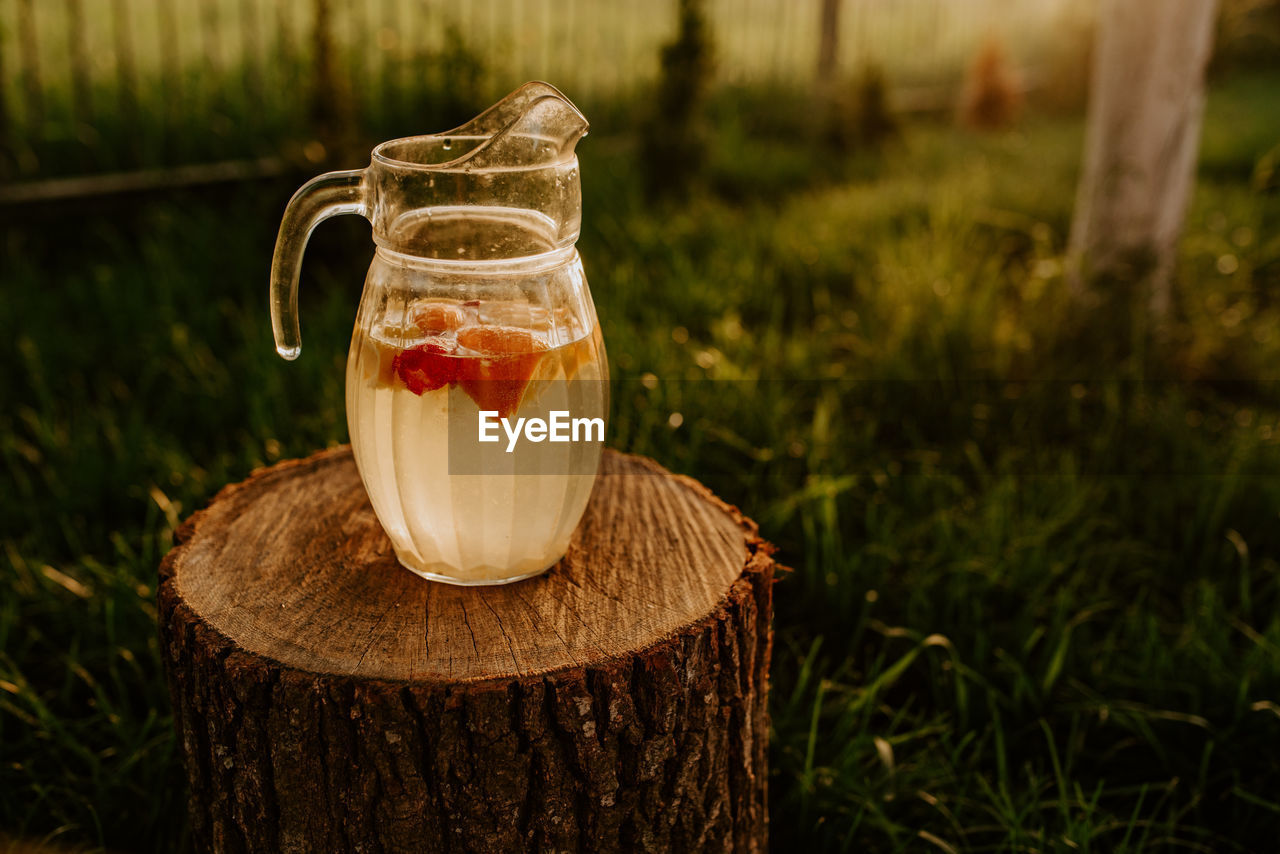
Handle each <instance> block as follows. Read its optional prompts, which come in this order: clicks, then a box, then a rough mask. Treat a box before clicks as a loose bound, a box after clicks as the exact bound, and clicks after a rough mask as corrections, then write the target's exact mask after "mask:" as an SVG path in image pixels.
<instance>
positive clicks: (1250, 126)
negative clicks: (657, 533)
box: [0, 0, 1280, 852]
mask: <svg viewBox="0 0 1280 854" xmlns="http://www.w3.org/2000/svg"><path fill="white" fill-rule="evenodd" d="M1147 5H1148V6H1150V5H1151V3H1150V2H1148V3H1147ZM1098 31H1099V8H1098V5H1097V4H1096V3H1095V2H1093V1H1092V0H701V2H700V0H653V2H646V3H622V2H611V0H560V2H556V3H552V2H550V0H477V1H476V2H462V0H457V2H452V0H449V1H446V0H368V2H356V0H287V1H282V2H266V1H265V0H0V229H2V231H0V364H3V366H4V368H5V370H4V373H3V375H2V376H0V404H2V405H0V467H2V470H3V481H0V485H2V486H3V488H2V489H0V543H2V544H3V552H2V554H0V793H3V795H2V796H0V850H4V849H6V848H12V849H13V850H21V851H26V850H39V849H40V848H49V849H50V850H61V849H63V848H67V849H71V850H92V849H95V848H102V847H105V848H107V849H109V850H115V851H166V852H167V851H175V850H183V849H184V848H185V847H186V846H187V845H188V842H187V839H186V831H185V816H184V810H185V800H184V795H183V791H182V779H183V778H182V774H181V769H180V767H179V765H178V754H177V751H176V745H175V743H174V739H173V735H172V725H171V720H170V716H169V711H168V697H167V693H166V689H165V685H164V680H163V676H162V673H161V670H160V667H159V656H158V650H157V640H156V627H155V608H154V597H155V577H156V567H157V565H158V564H159V561H160V558H161V557H162V556H163V554H164V553H165V551H166V550H167V549H168V548H169V547H170V545H171V543H172V532H173V530H174V528H175V527H176V526H177V524H178V523H179V522H180V521H181V519H183V518H185V517H186V516H187V515H188V514H190V513H191V512H192V511H194V510H195V509H197V508H199V507H200V506H202V505H203V504H204V503H205V502H207V501H208V500H209V499H210V498H211V497H212V496H213V494H214V493H215V492H216V491H217V490H218V489H219V488H221V487H222V486H223V485H225V484H227V483H230V482H233V481H236V480H240V479H242V478H243V477H245V476H247V474H248V473H249V472H250V471H251V470H252V469H253V468H255V467H258V466H262V465H266V464H270V463H273V462H275V461H277V460H280V459H283V458H287V457H292V456H301V455H305V454H307V453H308V452H310V451H312V450H314V449H316V448H319V447H324V446H326V445H333V444H337V443H340V442H343V441H345V440H346V422H345V417H344V411H343V385H342V383H343V376H344V374H343V371H344V363H345V357H346V351H347V342H348V340H349V336H350V332H351V327H352V322H353V320H354V313H355V308H356V305H357V302H358V300H359V294H360V288H361V285H362V282H363V276H364V271H365V269H366V268H367V266H368V263H369V260H370V258H371V256H372V251H373V247H372V243H371V241H370V236H369V228H368V225H367V223H365V222H364V221H363V220H360V219H358V218H354V217H343V218H339V219H335V220H332V221H329V222H326V223H324V224H323V225H321V226H320V228H319V229H318V230H317V231H316V233H315V236H314V237H313V240H312V248H311V249H310V250H309V253H308V256H307V259H308V260H307V263H306V265H305V268H304V272H303V282H302V312H303V315H304V316H303V320H302V326H303V329H304V330H305V334H306V336H307V347H306V352H304V354H303V356H302V358H301V359H300V361H298V362H296V363H285V362H283V361H281V360H280V359H278V358H277V357H276V356H275V353H274V350H273V347H272V344H271V337H270V324H269V320H268V314H267V299H266V288H267V273H268V268H269V264H270V256H271V250H272V245H273V242H274V238H275V233H276V229H277V227H278V224H279V219H280V215H281V213H282V211H283V208H284V204H285V202H286V201H287V200H288V198H289V196H290V194H291V193H292V191H293V190H294V189H295V188H296V187H297V186H298V184H299V183H301V181H303V180H305V179H306V178H307V177H310V176H311V175H313V174H316V173H317V172H319V171H322V170H325V169H331V168H355V167H359V166H361V165H364V164H365V163H367V162H368V152H369V149H370V148H371V147H372V145H373V144H375V143H376V142H378V141H381V140H383V139H388V138H392V137H395V136H401V135H407V134H414V133H424V132H435V131H440V130H444V129H447V128H449V127H452V126H454V125H456V124H459V123H461V122H462V121H465V120H466V119H468V118H470V117H471V116H473V115H475V114H476V113H478V112H479V111H480V110H481V109H483V108H484V107H486V106H488V105H489V104H491V103H493V102H494V101H495V100H497V99H498V98H499V97H501V96H502V95H503V94H505V93H506V92H508V91H510V90H511V89H513V88H515V87H516V86H517V85H519V84H520V83H522V82H524V81H526V80H529V79H543V80H547V81H549V82H551V83H552V84H554V85H556V86H558V87H559V88H561V89H562V90H563V91H564V92H565V93H566V94H567V95H568V96H569V97H570V98H571V99H573V100H575V101H576V102H577V103H578V104H579V106H580V107H582V109H583V110H584V112H585V113H586V114H587V116H588V118H589V119H590V120H591V122H592V130H591V133H590V135H589V137H588V138H587V139H585V140H584V141H583V142H582V143H581V144H580V145H579V147H578V152H579V155H580V157H581V160H582V175H583V193H584V229H583V235H582V238H581V241H580V243H579V249H580V250H581V252H582V255H583V258H584V261H585V264H586V267H587V271H588V275H589V278H590V281H591V287H592V291H593V295H594V298H595V301H596V304H597V308H598V311H599V314H600V318H601V324H602V327H603V330H604V335H605V340H606V342H607V346H608V349H609V355H610V360H611V363H612V370H613V378H614V381H615V394H614V398H615V401H614V411H613V414H612V418H611V423H610V434H611V435H610V441H611V443H612V444H613V445H615V446H617V447H620V448H622V449H625V450H629V451H634V452H638V453H644V454H650V455H652V456H654V457H656V458H657V459H658V460H660V461H661V462H662V463H663V464H664V465H666V466H667V467H669V468H671V469H673V470H676V471H681V472H685V473H688V474H691V475H693V476H695V477H697V478H699V479H701V480H703V481H704V482H705V483H707V484H708V485H710V486H711V487H712V488H713V489H714V490H716V491H717V492H718V493H719V494H720V495H721V496H723V497H724V498H726V499H727V500H729V501H730V502H732V503H735V504H738V505H740V506H742V507H743V508H744V510H745V511H746V512H747V513H748V514H750V515H752V516H753V517H754V518H756V519H757V520H758V521H759V522H760V523H761V526H762V529H763V530H764V533H765V535H766V536H767V537H768V538H769V539H771V540H773V541H774V542H776V543H778V544H779V545H780V546H781V547H782V560H783V562H785V563H788V564H789V565H790V566H792V567H793V571H792V572H790V573H788V574H787V575H786V576H785V577H784V578H783V579H782V580H781V581H780V582H779V584H778V586H777V588H776V591H775V594H776V603H777V616H776V631H777V637H776V642H775V653H774V654H775V659H774V667H773V694H772V698H771V704H772V705H771V711H772V716H773V735H772V743H771V773H772V777H771V780H770V789H769V794H770V802H771V810H772V812H771V817H772V826H771V834H772V839H773V842H774V846H775V848H778V849H779V850H789V849H790V848H791V847H792V846H798V845H801V844H803V845H806V846H809V847H811V848H813V849H816V850H824V851H826V850H830V851H842V850H859V851H903V850H910V851H918V850H940V851H947V852H952V851H988V850H1008V851H1015V850H1017V851H1022V850H1066V849H1073V850H1076V849H1078V850H1101V851H1122V850H1129V851H1136V850H1141V851H1163V850H1170V851H1172V850H1176V851H1187V850H1192V851H1274V850H1275V846H1276V840H1277V839H1280V796H1278V795H1277V793H1278V792H1280V764H1278V763H1277V762H1276V761H1275V755H1276V746H1277V745H1278V744H1280V481H1278V480H1277V478H1276V472H1277V471H1280V469H1278V468H1277V464H1280V388H1277V385H1276V380H1277V379H1280V368H1278V367H1277V366H1280V329H1278V328H1277V321H1278V320H1280V3H1278V2H1276V0H1221V2H1219V3H1218V4H1217V5H1216V9H1215V12H1214V16H1213V24H1212V33H1210V34H1209V36H1208V37H1209V38H1210V39H1211V41H1212V46H1213V53H1212V59H1211V61H1210V63H1209V67H1208V71H1207V103H1206V106H1205V110H1204V118H1203V125H1202V128H1201V130H1200V131H1199V133H1198V136H1199V148H1198V153H1197V155H1196V164H1197V165H1196V167H1195V172H1194V184H1193V188H1192V191H1191V195H1190V199H1189V203H1188V205H1187V210H1186V214H1185V217H1184V218H1183V223H1182V225H1183V227H1182V230H1181V239H1180V240H1179V241H1178V243H1177V244H1176V250H1175V258H1174V261H1175V263H1174V267H1173V272H1172V274H1171V275H1170V277H1169V282H1168V287H1169V288H1170V289H1171V292H1172V295H1173V296H1172V302H1171V306H1170V307H1167V308H1166V309H1164V310H1162V311H1160V312H1158V313H1157V314H1156V315H1154V316H1153V312H1152V311H1151V309H1150V308H1149V302H1150V300H1149V298H1148V295H1147V294H1146V292H1145V290H1144V289H1145V288H1147V287H1148V286H1149V282H1148V272H1149V271H1148V272H1144V270H1143V268H1141V266H1139V267H1137V268H1133V267H1130V268H1126V267H1121V268H1119V272H1114V273H1113V275H1112V276H1111V277H1110V278H1108V279H1106V280H1105V281H1103V282H1101V283H1100V284H1095V285H1094V286H1093V287H1092V288H1091V289H1090V288H1085V287H1082V285H1081V284H1080V282H1079V281H1078V279H1079V274H1078V272H1074V271H1073V270H1074V267H1073V260H1072V255H1073V248H1072V232H1073V217H1075V216H1076V215H1077V213H1078V206H1077V203H1076V199H1077V194H1078V186H1079V184H1080V180H1081V175H1082V164H1083V163H1084V152H1085V142H1086V132H1087V121H1086V109H1087V105H1088V103H1089V97H1090V69H1091V67H1092V62H1093V57H1094V56H1095V47H1096V46H1097V38H1098ZM1094 94H1095V95H1096V94H1097V93H1096V92H1095V93H1094ZM1082 293H1084V294H1086V296H1083V297H1082V296H1081V294H1082ZM1090 293H1091V294H1092V296H1088V294H1090ZM1099 294H1101V296H1098V295H1099Z"/></svg>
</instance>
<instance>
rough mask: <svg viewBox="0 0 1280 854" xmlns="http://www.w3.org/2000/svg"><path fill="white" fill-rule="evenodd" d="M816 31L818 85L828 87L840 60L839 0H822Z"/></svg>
mask: <svg viewBox="0 0 1280 854" xmlns="http://www.w3.org/2000/svg"><path fill="white" fill-rule="evenodd" d="M819 27H820V29H819V31H818V87H819V88H820V89H823V90H826V89H830V87H831V82H832V81H833V80H834V79H835V76H836V71H837V66H838V64H839V61H840V54H839V48H840V0H822V17H821V20H820V23H819Z"/></svg>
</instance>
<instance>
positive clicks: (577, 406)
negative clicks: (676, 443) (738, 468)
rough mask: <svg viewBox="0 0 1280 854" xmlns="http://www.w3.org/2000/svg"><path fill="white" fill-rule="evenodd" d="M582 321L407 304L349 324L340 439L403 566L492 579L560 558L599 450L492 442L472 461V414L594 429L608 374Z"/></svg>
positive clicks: (533, 309) (466, 579)
mask: <svg viewBox="0 0 1280 854" xmlns="http://www.w3.org/2000/svg"><path fill="white" fill-rule="evenodd" d="M591 314H592V316H591V317H590V318H589V319H582V318H581V317H580V316H579V317H575V316H574V315H580V313H579V312H562V313H560V314H558V315H553V314H552V313H551V312H549V311H548V310H546V309H543V308H540V307H537V306H533V305H529V304H527V303H521V302H513V301H505V300H496V301H483V300H470V301H466V302H459V301H455V300H442V299H417V300H412V301H409V302H408V303H407V304H403V305H400V306H396V305H391V306H389V307H384V308H383V309H382V310H381V312H380V313H379V315H378V316H376V317H370V318H368V319H366V320H365V322H363V323H358V324H357V326H356V331H355V334H354V336H353V337H352V342H351V352H350V355H349V357H348V360H347V423H348V426H349V428H350V432H351V444H352V447H353V449H354V452H355V459H356V465H357V466H358V467H359V469H360V474H361V477H362V478H363V480H364V484H365V488H366V490H367V491H368V493H369V498H370V500H371V501H372V503H373V507H374V511H375V512H376V513H377V516H378V518H379V519H380V520H381V522H382V525H383V527H384V528H385V529H386V531H387V534H388V535H389V536H390V538H391V542H392V545H393V546H394V547H395V550H396V554H397V556H398V557H399V559H400V562H401V563H402V564H404V565H405V566H406V567H408V568H410V569H412V570H413V571H415V572H417V573H419V574H420V575H423V576H425V577H427V578H432V579H435V580H441V581H448V582H451V583H454V584H493V583H498V582H505V581H515V580H518V579H520V578H525V577H528V576H530V575H534V574H537V573H539V572H542V571H543V570H545V569H547V568H548V567H549V566H551V565H552V564H554V563H555V562H556V561H557V560H559V559H560V557H562V556H563V555H564V553H565V550H566V549H567V548H568V545H569V538H570V536H571V534H572V533H573V530H574V528H575V527H576V526H577V523H578V520H579V518H580V517H581V515H582V512H583V509H584V508H585V506H586V502H587V498H588V496H589V494H590V491H591V487H592V484H593V483H594V473H595V470H596V466H597V464H598V461H599V456H600V452H601V442H600V441H575V442H565V443H560V444H557V445H550V444H545V443H544V444H530V443H527V442H526V443H521V444H518V445H515V446H514V447H509V446H508V445H507V443H506V441H505V439H504V441H503V443H502V444H501V446H494V447H493V450H494V453H493V454H485V455H484V459H483V462H482V460H481V452H482V449H483V448H484V447H485V446H481V445H479V444H477V425H478V423H479V422H480V416H481V413H482V412H485V413H489V417H491V418H493V417H497V418H503V419H509V420H510V421H512V422H514V421H516V420H517V419H519V418H526V419H534V418H540V419H544V420H550V419H551V418H552V414H553V413H556V412H560V413H563V412H569V413H571V414H572V415H573V416H574V417H575V418H593V419H594V418H598V419H601V424H603V419H604V417H605V416H606V410H607V407H608V401H607V390H606V389H607V386H606V380H607V375H606V374H605V369H604V365H605V360H604V351H603V343H602V340H601V337H600V331H599V327H598V326H597V325H596V322H595V318H594V316H593V315H594V313H593V312H592V313H591ZM451 431H454V432H453V433H452V435H451ZM499 432H500V431H499ZM601 438H602V437H601Z"/></svg>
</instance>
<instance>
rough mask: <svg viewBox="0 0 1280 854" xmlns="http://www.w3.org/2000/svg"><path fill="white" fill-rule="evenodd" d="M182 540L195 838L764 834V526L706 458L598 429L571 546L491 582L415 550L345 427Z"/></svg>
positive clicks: (322, 841)
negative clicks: (701, 478) (437, 573)
mask: <svg viewBox="0 0 1280 854" xmlns="http://www.w3.org/2000/svg"><path fill="white" fill-rule="evenodd" d="M178 539H179V542H180V544H179V545H178V546H177V547H176V548H175V549H174V550H173V551H172V552H170V554H169V555H168V556H167V557H166V558H165V561H164V563H163V564H162V566H161V571H160V572H161V584H160V590H159V599H160V626H161V637H162V641H163V644H162V646H163V654H164V658H165V664H166V669H167V672H168V675H169V681H170V689H171V694H172V698H173V706H174V714H175V725H176V727H177V730H178V735H179V738H180V743H181V748H182V752H183V754H184V756H185V761H186V767H187V776H188V780H189V783H190V805H191V819H192V830H193V834H194V837H195V839H196V841H197V845H198V847H199V848H200V849H201V850H209V851H236V852H240V851H270V852H277V851H279V852H302V851H326V852H330V851H428V852H434V851H481V852H489V851H520V850H539V851H544V850H556V851H613V850H644V851H704V850H707V851H710V850H714V851H730V850H732V851H763V850H765V848H766V844H767V843H766V828H767V814H766V808H765V781H766V776H767V767H766V747H767V737H768V717H767V711H766V696H767V691H768V667H769V656H770V628H769V620H770V614H771V608H772V598H771V592H770V591H771V583H772V575H773V569H774V564H773V562H772V560H771V559H770V557H769V555H770V552H771V551H772V549H771V547H770V546H769V545H768V544H767V543H765V542H763V541H762V540H761V539H760V538H759V536H758V535H757V533H756V528H755V525H754V524H753V523H752V522H750V520H748V519H746V518H745V517H744V516H743V515H742V514H741V513H739V512H738V511H737V509H736V508H733V507H730V506H728V505H726V504H724V503H723V502H721V501H719V500H718V499H717V498H715V497H714V496H713V495H712V494H711V493H710V492H708V491H707V490H706V489H705V488H704V487H702V486H700V485H699V484H697V483H695V482H694V481H691V480H689V479H687V478H682V477H677V476H674V475H671V474H670V473H668V472H666V471H664V470H663V469H661V468H660V467H659V466H657V465H656V464H655V463H652V462H651V461H648V460H644V459H642V458H638V457H628V456H623V455H620V454H616V453H612V452H607V453H606V455H605V458H604V462H603V468H602V471H601V476H600V477H599V479H598V481H597V483H596V488H595V491H594V492H593V494H592V498H591V503H590V505H589V507H588V509H587V513H586V516H585V517H584V518H583V521H582V524H581V525H580V526H579V528H578V531H577V533H576V534H575V537H574V541H573V543H572V545H571V546H570V549H569V553H568V554H567V555H566V556H565V558H564V559H563V560H562V561H561V562H560V563H559V564H557V565H556V566H555V567H554V568H553V569H552V570H551V571H550V572H548V573H546V574H545V575H542V576H539V577H537V578H534V579H530V580H528V581H524V582H520V583H518V584H512V585H506V586H502V587H471V588H465V587H450V586H447V585H441V584H434V583H432V582H428V581H424V580H423V579H421V578H419V577H418V576H416V575H414V574H412V573H410V572H409V571H407V570H405V569H403V568H401V567H400V566H399V565H398V564H397V563H396V560H395V557H394V555H393V553H392V552H391V546H390V543H389V541H388V540H387V538H386V535H385V534H384V533H383V532H382V529H381V528H380V527H379V525H378V523H377V521H376V519H375V517H374V516H373V511H372V508H371V507H370V506H369V503H368V499H367V498H366V496H365V493H364V489H363V487H362V485H361V483H360V479H359V476H358V475H357V473H356V470H355V466H354V464H353V462H352V459H351V452H350V450H349V449H348V448H339V449H335V450H331V451H325V452H322V453H320V454H317V455H315V456H313V457H310V458H308V459H306V460H298V461H291V462H287V463H282V464H280V465H277V466H275V467H273V468H270V469H266V470H264V471H261V472H258V473H256V474H254V476H253V477H251V478H250V479H249V480H248V481H246V482H244V483H241V484H237V485H234V486H230V487H228V488H227V489H225V490H223V492H222V493H220V494H219V496H218V497H217V498H216V499H215V500H214V501H213V503H212V504H211V505H210V507H209V508H208V509H206V510H204V511H202V512H200V513H197V514H196V515H195V516H194V517H192V518H191V519H190V520H188V521H187V523H185V524H184V525H183V527H182V528H181V529H180V531H179V534H178Z"/></svg>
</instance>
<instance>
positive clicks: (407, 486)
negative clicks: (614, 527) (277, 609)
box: [271, 83, 608, 584]
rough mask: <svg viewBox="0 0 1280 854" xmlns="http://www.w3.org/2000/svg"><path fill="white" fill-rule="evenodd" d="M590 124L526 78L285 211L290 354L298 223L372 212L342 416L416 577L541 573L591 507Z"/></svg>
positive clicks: (594, 458)
mask: <svg viewBox="0 0 1280 854" xmlns="http://www.w3.org/2000/svg"><path fill="white" fill-rule="evenodd" d="M586 132H587V121H586V119H585V118H584V117H583V115H582V113H581V112H579V111H578V109H577V108H576V107H575V106H574V105H573V104H572V103H571V102H570V101H569V100H568V99H567V98H565V97H564V95H562V94H560V92H559V91H557V90H556V89H555V88H554V87H552V86H549V85H547V84H545V83H528V84H526V85H524V86H522V87H521V88H519V89H517V90H516V91H515V92H512V93H511V94H510V95H508V96H507V97H506V98H504V99H502V100H501V101H499V102H498V103H497V104H495V105H494V106H493V107H490V108H489V109H488V110H486V111H485V112H484V113H482V114H481V115H480V116H478V117H477V118H475V119H473V120H472V121H471V122H469V123H467V124H465V125H463V126H461V127H459V128H456V129H454V130H452V131H449V132H448V133H443V134H437V135H431V136H415V137H407V138H405V139H397V140H392V141H390V142H384V143H382V144H381V145H379V146H377V147H376V148H375V149H374V150H373V155H372V160H371V163H370V165H369V167H368V168H366V169H358V170H352V171H345V172H331V173H328V174H326V175H321V176H319V177H317V178H314V179H312V180H311V181H310V182H308V183H307V184H305V185H304V186H303V187H302V188H301V189H300V190H298V192H297V193H296V194H294V196H293V198H292V199H291V200H290V202H289V205H288V207H287V208H286V209H285V213H284V220H283V222H282V223H281V226H280V234H279V237H278V238H277V241H276V249H275V257H274V258H273V260H272V265H271V322H272V328H273V330H274V333H275V342H276V349H277V350H278V351H279V353H280V355H281V356H283V357H284V358H286V359H295V358H297V357H298V353H299V351H300V348H301V342H300V338H299V330H298V273H299V268H300V266H301V263H302V254H303V250H304V249H305V247H306V243H307V239H308V237H309V236H310V234H311V231H312V229H314V228H315V226H316V225H317V224H318V223H319V222H321V221H322V220H324V219H327V218H328V217H331V216H334V215H336V214H343V213H358V214H361V215H363V216H364V217H366V218H368V219H369V221H370V222H371V223H372V225H373V240H374V243H376V244H377V251H376V253H375V255H374V258H373V263H372V264H371V265H370V267H369V274H368V277H367V278H366V279H365V286H364V294H363V296H362V297H361V300H360V308H359V311H358V314H357V317H356V324H355V332H354V334H353V335H352V338H351V350H350V353H349V355H348V357H347V380H346V391H347V425H348V427H349V429H350V433H351V445H352V449H353V451H354V454H355V461H356V466H357V467H358V468H359V470H360V476H361V478H362V480H363V481H364V486H365V489H366V490H367V491H368V493H369V499H370V501H371V502H372V504H373V509H374V512H375V513H376V514H377V517H378V520H379V521H380V522H381V523H382V526H383V528H384V529H385V530H386V532H387V534H388V536H389V537H390V538H391V543H392V545H393V547H394V548H395V552H396V556H397V557H398V558H399V560H400V562H401V563H402V564H403V565H404V566H406V567H407V568H409V569H411V570H413V571H414V572H416V573H418V574H420V575H422V576H424V577H426V578H430V579H433V580H437V581H444V582H448V583H452V584H502V583H506V582H511V581H518V580H520V579H522V578H527V577H529V576H532V575H536V574H538V573H541V572H543V571H545V570H547V569H548V568H550V567H551V566H552V565H554V564H555V563H556V561H558V560H559V559H560V558H561V557H562V556H563V555H564V553H565V551H566V549H567V548H568V546H569V538H570V536H571V535H572V533H573V531H574V529H575V528H576V527H577V524H578V521H579V519H580V518H581V516H582V513H583V511H584V509H585V508H586V503H587V498H588V496H589V494H590V491H591V487H592V484H593V482H594V478H595V473H596V468H597V466H598V464H599V460H600V454H601V448H602V446H603V440H604V426H605V418H606V417H607V410H608V366H607V363H606V361H605V352H604V343H603V341H602V339H601V336H600V328H599V324H598V323H597V320H596V313H595V307H594V305H593V303H592V301H591V294H590V291H589V290H588V288H587V280H586V276H585V275H584V273H583V269H582V261H581V259H580V258H579V257H578V252H577V249H576V248H575V246H574V244H575V242H576V241H577V238H578V233H579V230H580V226H581V207H582V199H581V187H580V184H579V179H578V159H577V156H576V155H575V153H574V148H575V146H576V145H577V143H578V140H579V139H581V138H582V137H583V136H584V135H585V134H586ZM538 422H541V424H542V426H541V427H540V428H539V427H537V424H538ZM557 427H558V428H559V430H558V434H557ZM578 428H581V429H578ZM557 435H559V438H556V437H557Z"/></svg>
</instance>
